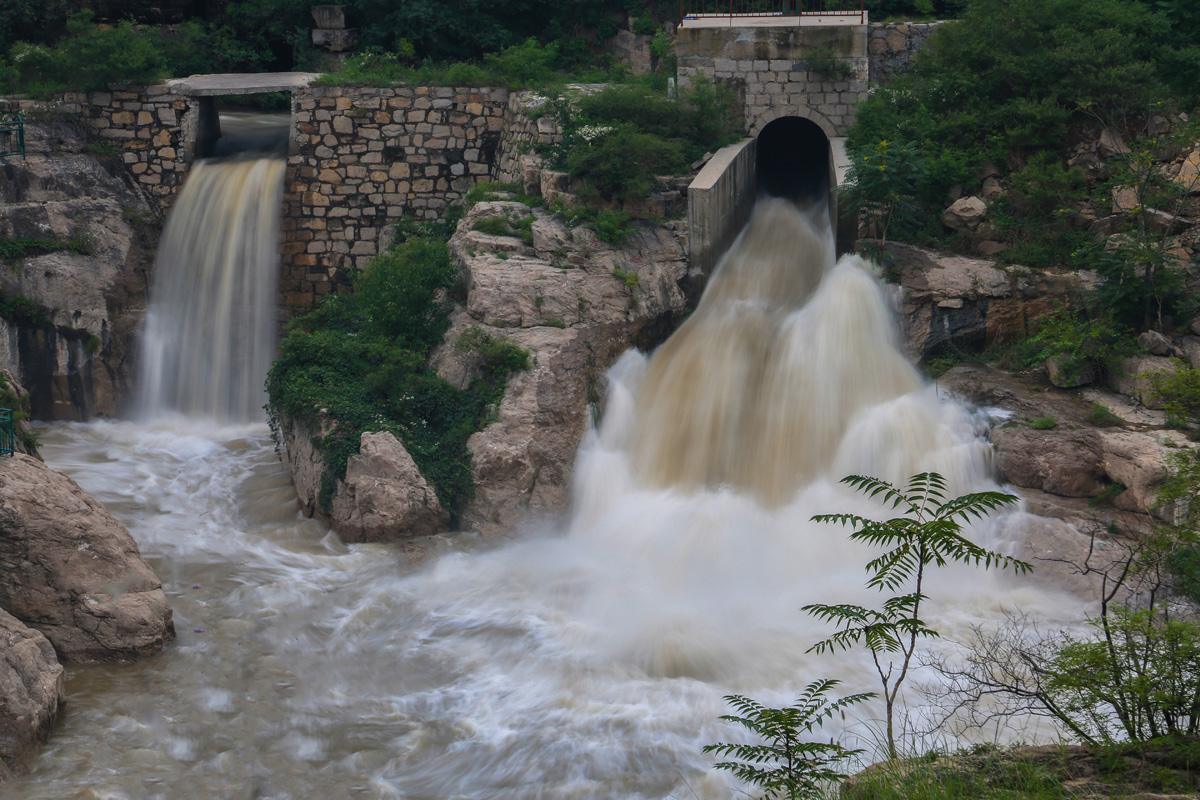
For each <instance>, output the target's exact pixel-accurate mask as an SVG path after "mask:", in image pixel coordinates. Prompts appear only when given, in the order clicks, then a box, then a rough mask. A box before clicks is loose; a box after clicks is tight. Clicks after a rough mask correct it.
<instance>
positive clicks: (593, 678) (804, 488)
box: [7, 201, 1082, 800]
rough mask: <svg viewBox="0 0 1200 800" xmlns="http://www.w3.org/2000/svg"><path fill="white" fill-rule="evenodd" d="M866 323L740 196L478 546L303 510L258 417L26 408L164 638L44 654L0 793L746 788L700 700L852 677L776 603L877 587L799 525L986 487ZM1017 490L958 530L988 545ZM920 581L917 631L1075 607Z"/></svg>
mask: <svg viewBox="0 0 1200 800" xmlns="http://www.w3.org/2000/svg"><path fill="white" fill-rule="evenodd" d="M818 216H819V215H818ZM893 328H894V325H893V323H892V317H891V312H890V311H889V309H888V305H887V302H886V297H885V294H884V292H883V289H882V287H881V286H880V284H879V283H878V281H877V280H876V279H875V277H874V276H873V275H872V274H871V272H870V270H869V266H868V265H867V264H866V263H865V262H862V261H861V260H859V259H857V258H855V257H847V258H844V259H842V260H841V261H840V262H838V263H837V264H835V263H834V258H833V252H832V243H831V239H830V236H829V232H828V231H827V230H822V229H821V228H820V227H818V226H814V224H813V223H812V222H811V221H810V218H809V217H808V216H807V215H805V214H802V213H801V212H799V211H798V210H797V209H796V208H795V207H794V206H792V205H791V204H789V203H787V202H784V201H769V202H764V203H760V207H759V209H758V211H757V212H756V216H755V218H754V220H753V221H752V223H751V224H750V226H749V228H748V230H747V231H746V232H745V233H744V234H743V236H742V237H741V239H740V240H739V243H738V244H737V245H736V246H735V248H734V250H733V251H732V252H731V254H730V256H729V257H728V258H727V259H726V261H725V262H724V264H723V266H722V267H721V268H720V270H719V272H718V273H717V275H716V276H715V278H714V279H713V281H712V282H711V285H710V287H709V289H708V292H707V293H706V295H705V297H704V298H703V300H702V302H701V304H700V306H699V308H698V309H697V310H696V312H695V313H694V314H693V315H692V316H691V317H690V318H689V320H688V321H687V322H686V323H685V324H684V325H683V326H682V327H681V329H680V330H679V331H678V332H677V333H676V334H675V335H674V336H673V337H672V339H671V340H669V341H668V342H667V344H665V345H664V346H663V347H662V348H660V349H659V351H658V352H657V353H656V354H654V355H653V357H648V356H646V355H644V354H641V353H636V352H631V353H627V354H626V355H625V356H623V357H622V358H621V360H620V361H618V363H617V364H616V365H614V367H613V368H612V370H611V371H610V375H609V385H608V392H607V398H606V401H605V404H604V414H603V418H602V422H601V423H600V425H599V426H598V427H597V428H596V430H594V431H593V432H592V433H591V434H589V436H588V438H587V440H586V441H585V442H584V444H583V447H582V449H581V452H580V455H579V458H578V462H577V464H576V476H575V498H574V503H573V507H572V509H571V511H570V512H569V515H568V516H567V517H566V518H564V519H563V520H562V521H561V523H560V524H557V525H547V526H546V527H543V528H537V529H526V530H523V531H520V532H518V533H517V534H515V535H514V538H513V539H512V540H510V541H506V542H504V543H499V544H498V543H494V542H485V541H481V540H478V539H476V538H474V537H471V536H459V537H444V538H443V539H441V540H440V544H439V546H438V547H436V548H435V550H437V555H436V556H435V557H434V558H433V559H431V560H430V561H429V562H428V563H426V564H424V565H422V566H420V567H411V566H409V565H408V563H407V562H406V560H405V559H404V557H403V554H402V552H401V549H400V548H399V547H393V546H384V545H354V546H346V545H343V544H341V543H340V542H339V541H338V540H337V538H336V537H335V536H334V535H332V534H330V533H328V532H327V531H326V530H325V529H324V528H323V526H321V525H319V524H317V523H315V522H312V521H309V520H305V519H303V518H302V517H301V515H300V514H299V511H298V506H297V503H296V500H295V495H294V492H293V491H292V489H291V485H290V483H289V480H288V476H287V473H286V469H285V467H284V466H283V465H282V464H281V463H280V461H279V458H278V456H277V455H276V453H275V451H274V448H273V445H272V443H271V440H270V437H269V434H268V431H267V428H266V425H265V424H261V423H255V422H251V423H245V424H238V425H221V424H217V423H214V422H212V421H206V419H205V418H203V417H201V416H199V415H197V414H194V413H193V414H191V415H190V416H184V415H174V416H172V415H159V416H157V417H155V418H154V419H153V420H150V421H142V422H138V423H134V422H98V423H91V424H76V425H56V426H49V427H43V428H42V431H43V439H44V441H45V447H44V451H43V452H44V453H45V456H46V459H47V461H48V462H49V463H50V464H51V465H53V466H55V467H57V468H60V469H63V470H65V471H66V472H68V473H69V474H71V475H72V476H73V477H75V479H76V480H78V481H79V482H80V483H81V484H82V486H83V487H84V488H85V489H86V490H88V491H89V492H91V493H92V494H93V495H94V496H95V497H97V498H98V499H99V500H100V501H101V502H103V503H104V504H105V505H106V506H107V507H108V508H109V509H110V510H111V511H112V512H113V513H114V514H115V515H116V516H117V517H118V518H119V519H120V520H121V521H122V522H123V523H125V525H127V526H128V527H129V529H130V530H131V532H132V533H133V535H134V537H135V538H136V539H137V541H138V542H139V544H140V546H141V548H142V552H143V553H144V554H145V555H146V557H147V558H148V560H149V561H150V562H151V564H152V566H153V567H154V568H155V570H156V571H157V572H158V574H159V576H160V577H161V578H162V580H163V583H164V586H165V588H166V590H167V592H168V596H169V598H170V600H171V602H172V605H173V607H174V609H175V620H176V627H177V630H178V631H179V641H178V642H176V643H175V644H174V645H172V646H171V647H169V648H168V649H167V651H166V652H165V653H163V654H162V655H161V656H158V657H156V658H152V659H150V660H148V661H145V662H142V663H140V664H137V665H134V666H132V667H73V668H71V671H70V678H69V682H68V687H67V689H68V697H69V706H68V714H67V717H66V720H65V722H64V723H63V724H62V725H61V726H60V727H59V728H58V729H57V730H56V732H55V734H54V735H53V736H52V738H51V740H50V742H49V744H48V745H47V746H46V748H45V749H44V750H43V751H42V753H41V754H40V755H39V756H38V758H37V759H36V761H35V763H34V765H33V773H32V775H30V776H29V777H28V778H25V779H22V780H20V781H18V782H16V783H15V784H13V785H12V787H11V788H10V789H9V795H7V796H11V797H14V798H22V799H24V798H89V799H91V798H95V799H96V800H99V798H106V799H107V798H114V799H115V798H131V799H132V798H178V797H183V796H187V797H203V798H326V799H330V800H331V799H332V798H341V797H364V798H406V799H408V800H425V799H428V800H435V799H437V800H442V799H449V798H479V800H485V799H486V800H518V799H520V800H529V799H531V798H547V799H559V798H561V799H562V800H570V799H573V798H667V797H676V798H684V797H690V798H697V800H727V799H728V798H733V797H739V796H743V795H742V793H741V790H740V789H739V787H738V786H737V785H736V783H735V782H734V781H733V780H732V779H731V778H730V777H728V775H727V774H726V773H722V772H716V771H714V770H712V768H711V763H712V759H711V758H710V757H708V756H706V755H703V754H702V753H701V748H702V747H703V746H704V745H705V744H708V743H711V742H716V741H722V740H724V741H729V740H731V739H732V740H740V739H741V738H742V737H741V734H739V733H738V731H736V730H733V729H732V728H731V727H730V726H728V725H726V724H725V723H721V722H719V721H718V719H717V717H718V716H719V715H721V714H723V713H726V712H727V711H728V708H727V707H726V705H725V703H724V702H723V699H722V698H723V696H724V695H726V694H729V693H733V692H736V693H742V694H747V695H750V696H753V697H755V698H756V699H759V700H761V701H763V702H767V703H770V704H786V703H789V702H791V701H792V700H793V699H795V697H796V695H797V693H798V692H799V691H800V690H801V689H802V688H803V687H804V686H805V685H806V684H807V683H808V682H810V681H812V680H814V679H816V678H818V677H836V678H838V679H840V680H841V681H842V686H840V687H839V690H844V691H846V692H852V691H869V690H872V689H874V688H876V687H875V683H874V681H875V678H874V674H873V671H872V668H871V666H870V662H869V660H868V658H866V657H865V656H864V655H863V654H862V653H857V652H850V653H846V654H839V655H813V654H808V653H806V650H807V649H808V648H809V647H810V646H811V645H812V644H813V643H814V642H816V641H818V640H819V639H821V638H823V637H824V636H825V635H827V634H828V632H829V631H828V629H826V628H823V627H822V626H821V625H819V624H817V623H815V622H814V621H813V620H812V619H810V618H809V617H808V616H806V615H805V614H804V613H803V612H802V611H800V608H801V606H803V605H804V604H806V603H811V602H827V603H828V602H843V601H857V602H866V603H874V602H876V601H877V597H876V596H874V595H873V593H866V592H865V591H864V590H863V589H862V584H863V580H864V572H863V565H864V564H865V563H866V561H867V560H869V558H871V557H872V556H873V555H874V554H875V553H873V551H871V550H869V549H867V548H865V547H863V546H861V545H857V544H854V543H851V542H849V541H848V539H847V536H846V530H845V529H841V528H837V527H833V526H829V525H821V524H817V523H814V522H811V521H810V518H811V517H812V515H813V514H818V513H828V512H834V511H857V512H859V513H865V514H878V513H881V510H880V509H879V508H878V507H877V506H875V505H873V504H872V503H871V502H869V501H866V500H864V499H863V498H862V497H860V496H857V495H855V494H854V493H853V492H851V491H849V490H847V489H846V488H845V487H842V486H839V485H838V484H837V482H836V481H837V479H838V478H840V477H842V476H844V475H847V474H851V473H861V474H872V475H876V476H878V477H882V478H886V479H890V480H893V481H903V480H905V479H906V478H907V477H908V476H909V474H911V473H912V472H916V471H919V470H938V471H941V472H943V473H945V474H947V475H948V476H949V477H950V478H951V481H952V487H951V488H952V490H953V491H955V492H961V491H971V490H978V489H984V488H992V487H993V484H992V483H991V465H990V456H989V451H988V446H987V444H986V442H984V441H983V440H982V439H981V438H980V425H979V422H978V420H977V419H976V418H974V417H972V416H971V415H970V414H968V412H967V411H966V410H964V409H963V408H961V407H959V406H958V405H956V404H954V403H952V402H949V401H946V400H945V399H944V398H939V397H938V396H937V395H936V393H935V392H934V391H933V389H932V388H930V387H928V386H926V385H925V384H924V382H923V381H922V380H921V378H920V377H919V375H918V373H917V372H916V371H915V370H914V369H913V368H912V367H911V366H910V365H909V364H908V362H907V361H906V360H905V359H904V357H903V356H902V355H901V353H900V352H899V350H898V349H897V347H896V342H895V332H894V330H893ZM1021 517H1022V515H1021V514H1020V512H1016V513H1010V514H1008V515H1006V516H1004V517H1003V518H1001V519H999V520H997V521H994V522H991V523H988V524H984V525H979V526H977V527H976V528H975V529H974V530H973V531H972V535H973V536H974V537H975V538H976V539H977V540H978V541H980V542H981V543H982V544H984V545H986V546H988V547H992V548H995V549H998V550H1001V551H1004V552H1009V553H1017V552H1018V550H1019V547H1020V545H1021V531H1022V526H1021V524H1020V520H1021ZM930 594H931V611H930V614H929V619H930V621H931V622H932V623H933V624H934V626H935V627H937V628H938V629H939V630H941V631H942V633H943V635H944V637H945V640H946V641H945V643H943V644H942V645H940V646H941V647H943V648H950V647H951V645H950V643H951V642H953V641H954V640H956V639H961V638H964V637H966V636H967V635H968V631H969V627H970V626H971V625H972V624H975V623H979V622H986V621H987V620H989V619H993V618H997V617H998V616H999V614H1000V610H1001V608H1002V607H1017V606H1019V607H1021V608H1023V609H1026V610H1028V611H1031V612H1034V613H1040V614H1043V615H1046V616H1049V617H1050V618H1052V619H1055V618H1056V619H1071V618H1078V616H1079V615H1080V614H1081V613H1082V605H1081V603H1080V602H1079V601H1077V600H1075V599H1072V598H1070V597H1067V596H1065V595H1062V594H1057V593H1053V592H1048V591H1046V590H1044V589H1040V588H1035V587H1034V586H1033V585H1032V584H1031V583H1030V581H1029V580H1028V579H1021V578H1016V577H1013V576H1011V575H1002V574H995V573H984V572H982V571H980V570H974V569H965V568H964V569H947V570H943V571H940V572H939V573H938V575H937V577H936V579H935V581H934V585H933V587H932V591H931V592H930ZM947 652H948V650H947ZM930 677H932V676H929V675H922V676H918V680H920V679H921V678H930ZM906 697H907V699H908V703H909V707H910V710H911V712H912V716H911V718H912V721H913V724H914V725H918V726H919V725H920V724H922V723H923V722H925V721H926V720H924V714H923V710H922V705H921V703H922V700H921V696H920V695H919V694H918V693H916V692H915V691H910V692H909V693H908V694H907V695H906ZM881 715H882V710H881V708H880V707H879V706H878V705H870V706H860V707H857V710H856V713H855V714H854V715H850V716H848V717H847V719H846V720H845V721H841V720H838V721H836V724H832V725H831V726H830V727H828V728H827V729H825V730H824V731H823V734H824V735H825V736H829V735H841V736H843V737H845V738H846V740H847V741H848V742H850V743H854V742H858V743H862V744H864V746H866V747H867V748H868V749H869V750H870V751H871V752H870V753H869V754H868V755H871V754H875V753H877V752H878V741H879V733H878V732H879V729H880V722H879V720H880V717H881ZM1043 733H1044V734H1046V735H1049V734H1050V733H1051V732H1049V731H1043ZM993 735H995V734H994V732H990V731H977V732H968V733H967V734H966V736H967V737H968V738H971V737H974V738H983V739H988V738H990V737H992V736H993ZM1023 735H1024V736H1025V738H1029V736H1030V732H1028V731H1027V732H1025V734H1023ZM1033 735H1036V732H1033Z"/></svg>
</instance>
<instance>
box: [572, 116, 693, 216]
mask: <svg viewBox="0 0 1200 800" xmlns="http://www.w3.org/2000/svg"><path fill="white" fill-rule="evenodd" d="M592 130H597V129H592ZM584 136H585V137H586V134H584ZM687 163H688V162H687V159H686V158H685V157H684V154H683V148H682V147H681V146H680V145H679V144H678V143H677V142H672V141H670V140H667V139H663V138H661V137H659V136H655V135H653V134H648V133H639V132H638V131H637V129H636V128H635V127H634V126H632V125H620V126H618V127H616V128H612V129H609V130H601V131H599V132H598V133H597V134H596V135H595V136H593V137H590V138H587V143H586V144H583V145H579V146H576V147H575V148H573V149H572V151H571V153H570V154H569V155H568V156H567V169H568V170H569V171H570V172H571V174H572V175H573V176H575V177H577V178H582V179H583V181H584V184H585V185H586V186H587V187H589V188H590V189H591V190H592V191H594V192H596V193H597V194H599V195H600V196H601V197H607V198H613V199H617V200H632V199H635V198H638V197H645V196H647V195H649V194H650V193H651V192H652V191H653V190H654V189H655V187H656V186H657V179H656V176H658V175H671V174H674V173H676V172H680V171H682V170H684V169H685V168H686V167H687Z"/></svg>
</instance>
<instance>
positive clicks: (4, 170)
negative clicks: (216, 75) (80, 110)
mask: <svg viewBox="0 0 1200 800" xmlns="http://www.w3.org/2000/svg"><path fill="white" fill-rule="evenodd" d="M26 131H27V137H26V143H27V149H28V158H27V159H25V160H21V159H9V160H7V161H5V162H4V163H3V164H0V237H4V238H10V239H20V238H30V239H37V240H42V241H49V242H55V243H58V244H60V245H69V249H57V250H55V249H49V250H47V249H36V248H35V249H32V250H30V251H28V252H27V254H26V255H24V256H23V257H20V258H16V259H15V260H13V261H12V262H11V263H7V264H4V265H3V268H0V298H8V299H10V300H11V299H13V298H24V299H25V300H26V301H28V304H27V305H26V306H25V307H24V308H22V309H18V310H15V311H12V312H10V313H8V314H7V315H6V316H4V317H0V367H7V368H9V369H10V370H12V371H13V372H14V373H16V374H17V375H18V376H19V377H20V378H21V382H22V383H23V384H25V386H26V388H28V389H29V391H30V394H31V398H32V409H31V410H32V413H33V416H34V417H35V418H38V419H64V420H83V419H88V418H90V417H93V416H110V415H115V414H116V413H117V411H118V409H119V408H120V406H121V404H122V401H123V400H124V398H125V397H126V396H127V394H128V387H129V381H130V371H131V366H132V363H131V360H132V352H133V338H134V334H135V332H136V330H137V326H138V324H139V322H140V320H141V317H142V315H143V314H144V310H145V296H146V281H147V274H148V272H149V269H150V265H151V264H152V263H153V260H154V251H155V248H156V246H157V231H158V227H159V218H158V217H157V216H156V214H157V210H156V209H157V206H153V207H152V206H151V204H150V203H148V202H147V200H146V198H145V196H144V194H143V192H142V190H141V189H140V188H139V187H138V185H137V183H136V181H134V179H133V177H132V175H131V174H130V173H129V172H128V171H127V170H126V168H125V165H124V164H123V163H122V162H121V161H120V160H118V159H117V158H116V157H115V156H113V155H109V154H106V151H105V152H99V153H94V152H91V151H89V149H88V141H87V138H86V136H85V135H84V130H83V127H82V125H81V124H79V123H77V122H75V121H73V120H72V119H71V118H69V117H61V116H60V117H42V118H39V117H37V116H34V117H33V118H32V119H31V120H30V121H29V122H28V123H27V127H26Z"/></svg>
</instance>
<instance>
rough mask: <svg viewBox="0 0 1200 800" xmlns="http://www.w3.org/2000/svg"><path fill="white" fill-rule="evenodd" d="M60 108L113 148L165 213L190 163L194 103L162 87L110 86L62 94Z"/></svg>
mask: <svg viewBox="0 0 1200 800" xmlns="http://www.w3.org/2000/svg"><path fill="white" fill-rule="evenodd" d="M58 105H59V106H60V107H62V108H64V109H66V110H68V111H72V112H74V113H76V114H79V115H80V116H81V117H83V118H84V119H85V120H86V121H87V124H88V126H89V128H90V129H91V131H92V133H93V135H95V136H96V137H97V138H98V139H99V140H100V141H101V142H102V143H104V144H108V145H111V146H112V147H113V148H115V149H116V150H118V151H119V152H120V155H121V159H122V160H123V161H124V162H125V164H126V165H127V166H128V167H129V171H130V172H132V173H133V176H134V177H135V178H136V179H137V181H138V183H139V184H141V186H142V188H143V189H145V190H146V193H147V194H148V195H149V196H150V197H152V198H154V199H155V200H157V201H158V204H159V207H160V208H161V209H162V210H164V211H165V210H166V209H167V208H169V207H170V206H171V203H172V202H173V201H174V199H175V194H176V193H177V192H178V191H179V187H180V186H181V185H182V184H183V179H184V177H185V176H186V175H187V172H188V168H189V167H190V165H191V162H190V160H189V158H188V154H187V153H186V152H185V151H186V146H185V142H186V141H187V135H186V130H185V128H186V126H187V125H188V124H190V118H191V115H192V114H194V111H193V109H192V105H193V101H192V99H191V98H189V97H185V96H183V95H176V94H171V93H170V92H169V91H168V89H167V87H165V86H145V87H125V86H115V87H110V88H109V89H108V90H107V91H103V92H75V93H69V94H66V95H63V97H62V101H61V102H60V103H59V104H58Z"/></svg>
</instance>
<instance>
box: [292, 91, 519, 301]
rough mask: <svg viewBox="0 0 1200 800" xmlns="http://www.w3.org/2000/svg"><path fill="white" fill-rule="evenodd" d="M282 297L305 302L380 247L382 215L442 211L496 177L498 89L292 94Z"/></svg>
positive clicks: (424, 216)
mask: <svg viewBox="0 0 1200 800" xmlns="http://www.w3.org/2000/svg"><path fill="white" fill-rule="evenodd" d="M293 97H294V100H293V112H292V113H293V123H294V127H295V139H294V142H293V154H292V155H291V156H290V157H289V158H288V176H287V185H286V187H285V192H284V212H283V213H284V231H283V246H282V247H283V282H282V285H281V289H282V292H283V297H284V303H285V304H286V305H287V306H288V307H290V308H304V309H306V308H308V307H310V306H311V305H312V304H313V303H314V302H315V301H316V299H317V298H319V297H320V296H321V295H324V294H328V293H330V292H332V291H335V290H336V288H337V287H338V286H339V285H344V284H345V282H346V270H347V269H348V268H350V267H352V266H353V267H361V266H364V265H365V264H366V263H367V262H368V261H370V260H371V259H372V258H373V257H374V256H375V255H376V254H377V253H378V252H380V251H381V250H382V249H383V248H385V247H386V246H387V244H388V242H389V241H390V239H391V224H392V223H393V222H395V221H396V219H397V218H399V217H401V216H404V215H408V216H412V217H414V218H416V219H419V220H433V219H438V218H440V217H442V216H443V214H444V213H445V209H446V207H447V206H449V205H451V204H453V203H454V202H456V201H458V200H459V199H461V198H462V196H463V195H464V194H466V193H467V191H469V190H470V189H471V187H472V186H474V185H475V184H476V183H478V182H480V181H484V180H493V179H494V178H495V176H496V165H497V153H498V150H499V146H500V139H501V133H502V131H503V129H504V122H505V115H506V112H507V110H508V105H509V93H508V90H507V89H497V88H465V89H464V88H435V87H398V88H366V87H332V86H330V87H322V86H315V87H311V88H308V89H300V90H297V91H296V92H295V94H294V95H293Z"/></svg>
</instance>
